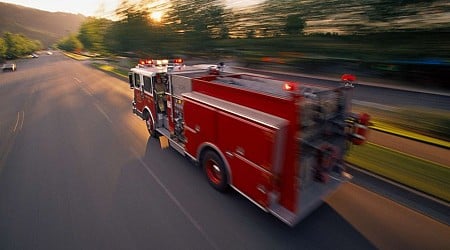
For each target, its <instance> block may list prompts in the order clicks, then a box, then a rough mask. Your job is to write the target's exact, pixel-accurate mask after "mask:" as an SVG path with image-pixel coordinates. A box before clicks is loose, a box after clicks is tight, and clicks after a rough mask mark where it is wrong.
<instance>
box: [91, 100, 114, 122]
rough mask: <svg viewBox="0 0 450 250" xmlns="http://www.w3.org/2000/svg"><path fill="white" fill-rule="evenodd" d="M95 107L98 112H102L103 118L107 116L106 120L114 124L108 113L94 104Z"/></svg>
mask: <svg viewBox="0 0 450 250" xmlns="http://www.w3.org/2000/svg"><path fill="white" fill-rule="evenodd" d="M94 105H95V107H96V108H97V109H98V111H100V113H102V114H103V116H105V118H106V120H108V122H110V123H113V122H112V120H111V118H109V115H108V114H106V112H105V111H104V110H103V109H102V108H101V107H100V106H99V105H98V104H97V103H94Z"/></svg>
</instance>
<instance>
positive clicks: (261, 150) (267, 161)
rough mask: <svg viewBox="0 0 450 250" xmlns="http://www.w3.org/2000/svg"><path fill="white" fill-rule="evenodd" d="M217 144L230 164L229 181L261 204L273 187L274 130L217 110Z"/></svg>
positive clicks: (266, 203)
mask: <svg viewBox="0 0 450 250" xmlns="http://www.w3.org/2000/svg"><path fill="white" fill-rule="evenodd" d="M217 124H218V145H219V147H220V148H221V149H223V150H224V151H225V157H226V160H227V161H228V163H229V165H230V168H231V169H230V170H231V185H233V186H234V187H235V188H236V189H238V190H239V191H240V192H242V193H243V194H244V195H246V196H247V197H248V198H250V199H251V200H253V201H254V202H255V203H257V204H258V205H260V206H262V207H263V208H267V207H268V206H269V199H268V195H269V192H271V191H273V177H274V175H273V170H274V167H275V166H274V163H275V161H274V159H275V158H277V157H276V152H277V150H276V142H277V141H278V140H277V138H276V137H277V130H276V129H274V128H269V127H265V126H263V125H260V124H258V123H256V122H254V121H249V120H246V119H244V118H243V117H239V116H235V115H232V114H228V113H225V112H219V113H218V120H217Z"/></svg>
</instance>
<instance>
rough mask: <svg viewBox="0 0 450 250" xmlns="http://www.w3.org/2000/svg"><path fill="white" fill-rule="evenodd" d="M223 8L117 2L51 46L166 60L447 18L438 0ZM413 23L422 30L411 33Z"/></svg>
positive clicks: (274, 0) (208, 1)
mask: <svg viewBox="0 0 450 250" xmlns="http://www.w3.org/2000/svg"><path fill="white" fill-rule="evenodd" d="M225 2H226V1H223V0H197V1H192V0H178V1H176V2H174V1H155V0H141V1H139V2H138V3H136V1H133V3H131V2H130V1H127V0H122V1H121V4H120V5H119V7H118V8H117V9H116V11H115V13H114V16H115V20H114V21H112V20H109V19H105V18H88V19H86V21H85V22H84V23H83V24H82V25H81V27H80V29H79V32H78V34H72V35H70V36H68V37H66V38H64V39H63V40H61V41H60V42H59V47H60V48H62V49H66V50H70V51H81V50H89V51H93V52H99V53H123V52H137V53H150V52H151V53H154V54H164V55H166V54H168V53H169V52H172V51H180V52H181V53H182V52H183V51H185V52H186V51H187V52H193V51H199V50H203V51H205V50H208V49H212V48H214V47H217V46H218V41H224V40H237V39H238V40H239V39H245V40H247V41H248V40H252V39H253V40H254V39H274V38H275V39H278V38H287V39H291V40H292V38H294V40H295V38H297V37H301V36H304V35H305V33H306V34H307V35H309V36H311V35H323V34H328V35H330V34H332V35H367V34H371V33H377V32H392V31H394V32H399V31H400V32H403V31H413V30H420V29H422V28H423V27H425V28H424V29H425V30H426V29H434V28H442V27H444V28H445V29H448V28H449V25H448V23H447V24H442V23H439V22H438V21H439V20H440V19H438V16H439V15H442V14H445V13H448V10H447V9H445V8H446V7H445V6H443V5H445V4H443V3H442V1H440V0H427V1H406V0H404V1H393V0H366V1H364V2H362V1H358V0H330V1H326V2H324V1H306V0H266V1H261V2H260V3H258V4H254V5H252V6H250V7H248V8H240V9H233V8H231V7H230V6H227V5H226V4H225ZM157 11H159V12H161V13H164V14H163V16H162V18H161V20H155V19H152V18H150V17H151V14H152V13H154V12H157ZM416 24H417V25H419V24H420V25H423V27H422V26H417V27H416V26H411V25H416ZM401 25H403V26H401ZM427 25H428V26H427ZM433 25H434V26H433ZM442 25H444V26H442ZM445 25H447V26H445ZM420 27H422V28H420ZM422 30H423V29H422ZM277 41H278V42H279V40H277ZM219 44H220V42H219ZM222 44H223V43H222ZM283 46H284V45H283ZM288 46H291V45H288ZM285 47H286V46H285Z"/></svg>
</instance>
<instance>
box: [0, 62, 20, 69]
mask: <svg viewBox="0 0 450 250" xmlns="http://www.w3.org/2000/svg"><path fill="white" fill-rule="evenodd" d="M2 69H3V71H16V70H17V67H16V64H15V63H6V64H3V67H2Z"/></svg>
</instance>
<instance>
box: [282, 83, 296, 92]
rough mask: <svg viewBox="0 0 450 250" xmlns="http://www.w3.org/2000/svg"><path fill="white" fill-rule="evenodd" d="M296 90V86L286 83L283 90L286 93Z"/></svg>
mask: <svg viewBox="0 0 450 250" xmlns="http://www.w3.org/2000/svg"><path fill="white" fill-rule="evenodd" d="M295 88H296V84H295V83H293V82H285V83H284V84H283V89H284V90H286V91H293V90H295Z"/></svg>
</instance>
